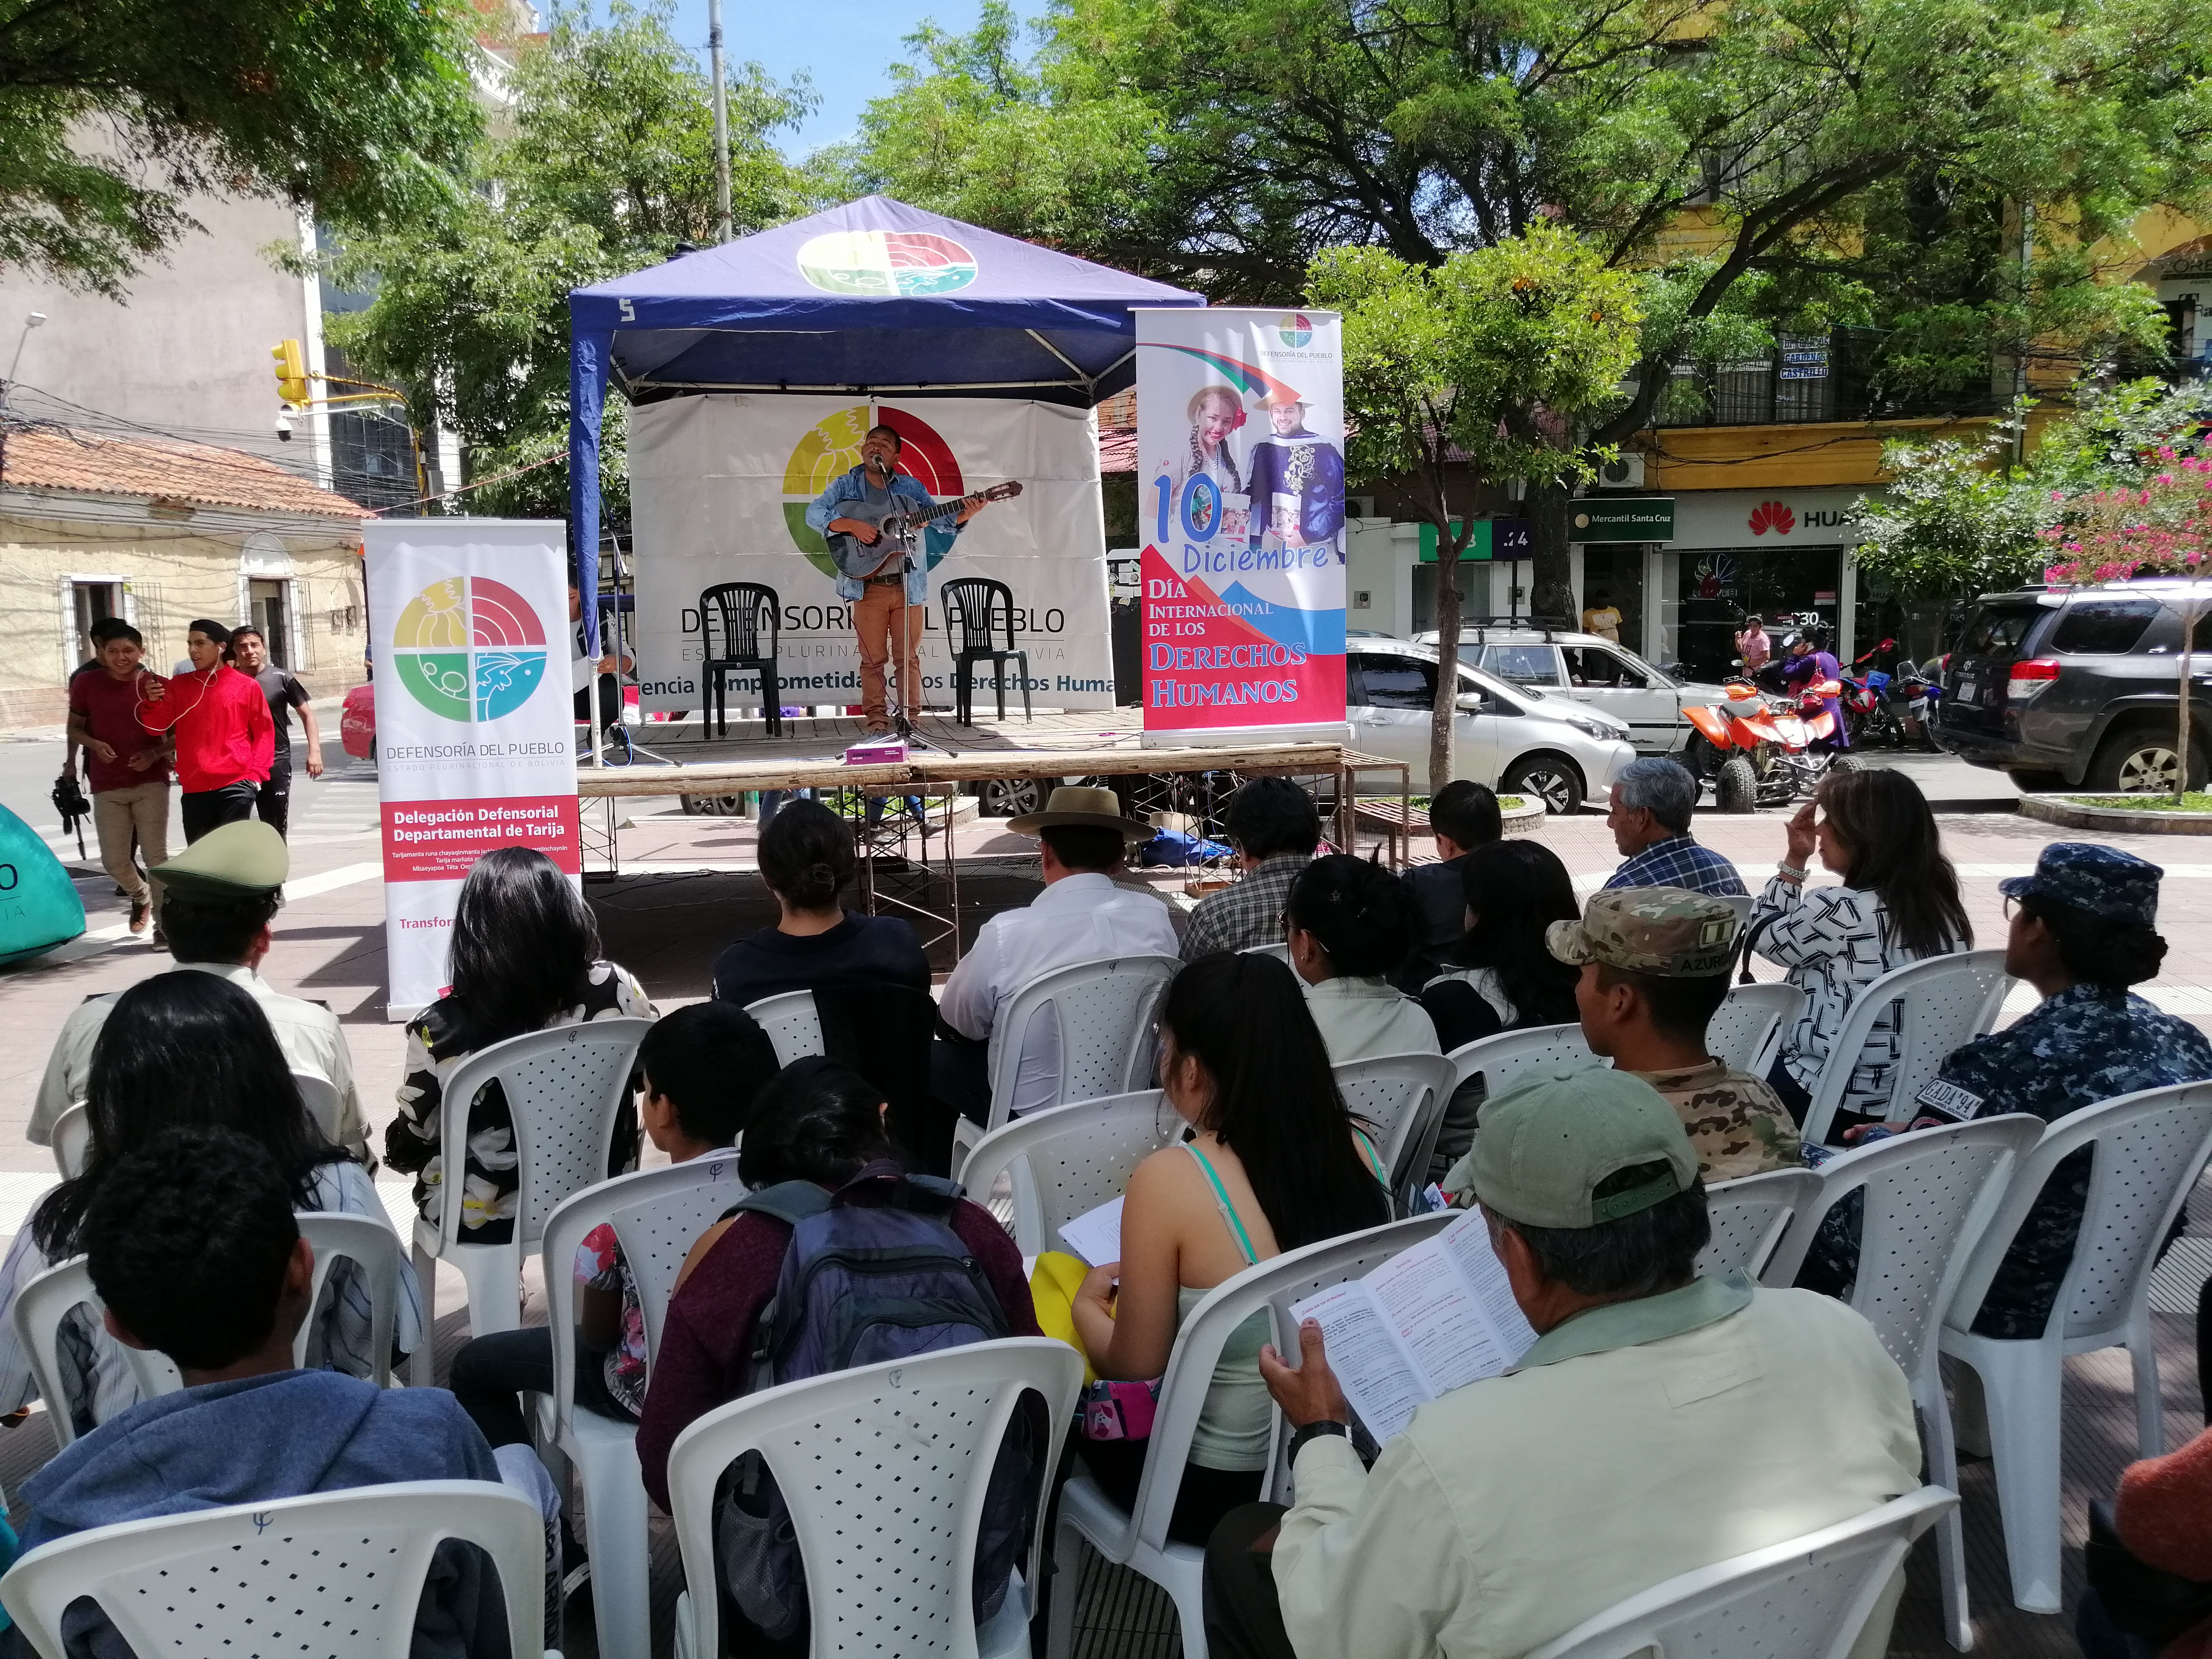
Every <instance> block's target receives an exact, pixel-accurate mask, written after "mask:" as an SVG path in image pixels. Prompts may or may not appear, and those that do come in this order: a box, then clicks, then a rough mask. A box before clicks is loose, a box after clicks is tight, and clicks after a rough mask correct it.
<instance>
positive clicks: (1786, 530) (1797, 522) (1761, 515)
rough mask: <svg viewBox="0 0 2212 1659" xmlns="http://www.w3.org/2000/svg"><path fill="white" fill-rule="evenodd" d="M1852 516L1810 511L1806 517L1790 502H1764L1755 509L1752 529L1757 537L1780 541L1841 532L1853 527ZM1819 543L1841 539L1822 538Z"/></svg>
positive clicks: (1839, 511) (1835, 511)
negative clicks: (1806, 533) (1802, 533)
mask: <svg viewBox="0 0 2212 1659" xmlns="http://www.w3.org/2000/svg"><path fill="white" fill-rule="evenodd" d="M1850 521H1851V515H1850V511H1849V510H1848V509H1847V508H1844V507H1807V508H1806V509H1805V510H1804V511H1803V512H1802V513H1799V512H1798V511H1797V509H1796V508H1795V507H1791V506H1790V503H1789V502H1787V501H1761V502H1759V504H1758V505H1757V506H1755V507H1753V508H1752V509H1751V518H1750V520H1749V526H1750V530H1751V533H1752V534H1753V536H1759V537H1764V536H1768V535H1771V536H1773V537H1774V538H1776V539H1777V540H1778V541H1779V540H1784V539H1786V538H1788V537H1789V535H1790V532H1792V531H1795V530H1797V529H1800V528H1802V529H1805V530H1827V531H1840V530H1843V529H1844V528H1845V527H1846V526H1849V525H1850ZM1812 539H1814V540H1816V541H1835V540H1838V539H1840V538H1838V537H1836V536H1833V535H1829V536H1820V537H1814V538H1812Z"/></svg>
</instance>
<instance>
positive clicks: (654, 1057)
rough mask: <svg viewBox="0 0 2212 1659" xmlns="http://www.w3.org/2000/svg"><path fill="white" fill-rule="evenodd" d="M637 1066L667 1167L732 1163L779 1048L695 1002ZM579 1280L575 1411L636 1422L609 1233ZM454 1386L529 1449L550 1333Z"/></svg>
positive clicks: (529, 1339) (604, 1227)
mask: <svg viewBox="0 0 2212 1659" xmlns="http://www.w3.org/2000/svg"><path fill="white" fill-rule="evenodd" d="M784 810H785V811H789V810H790V809H789V808H788V807H787V808H786V809H784ZM637 1067H638V1071H639V1073H640V1074H641V1076H640V1081H639V1085H638V1100H639V1103H640V1109H639V1112H638V1117H639V1119H640V1121H641V1122H642V1123H643V1125H644V1127H645V1133H646V1136H647V1139H650V1140H651V1141H652V1142H653V1145H654V1146H658V1147H659V1149H660V1150H661V1151H662V1152H665V1153H667V1154H668V1158H669V1161H670V1162H671V1163H674V1164H688V1163H690V1162H691V1161H692V1160H693V1159H694V1158H735V1157H736V1156H737V1155H738V1153H737V1145H736V1143H737V1139H738V1136H739V1135H740V1134H742V1133H744V1128H745V1124H746V1121H747V1120H748V1119H749V1118H750V1115H751V1113H752V1107H753V1101H754V1098H755V1097H757V1095H758V1094H759V1092H760V1091H761V1088H762V1086H763V1085H764V1084H766V1083H767V1082H768V1080H769V1079H770V1078H772V1077H774V1076H775V1073H776V1058H775V1045H774V1044H773V1043H771V1042H769V1039H768V1033H767V1032H765V1031H763V1030H761V1028H760V1026H759V1025H758V1024H757V1023H756V1022H755V1020H754V1019H753V1017H752V1016H751V1015H750V1014H748V1013H746V1012H744V1010H743V1009H742V1008H737V1007H733V1006H731V1005H730V1004H728V1003H726V1002H697V1003H693V1004H692V1005H691V1006H689V1007H686V1008H678V1009H677V1010H676V1011H675V1012H673V1013H671V1014H668V1015H666V1016H665V1017H664V1018H661V1019H659V1020H658V1021H656V1022H655V1023H654V1024H653V1029H652V1030H650V1031H648V1032H647V1033H646V1035H645V1042H643V1043H642V1044H641V1046H640V1047H639V1048H638V1051H637ZM730 1186H731V1188H732V1192H733V1193H734V1192H735V1191H736V1189H737V1186H738V1183H737V1182H735V1181H732V1182H730ZM575 1274H576V1281H577V1285H578V1296H577V1303H576V1316H577V1317H576V1350H577V1356H576V1404H578V1405H579V1406H581V1407H584V1408H585V1409H586V1410H587V1411H593V1412H597V1413H599V1415H600V1416H602V1417H605V1418H611V1419H613V1420H614V1421H616V1422H617V1423H635V1421H637V1418H638V1413H640V1412H641V1411H642V1410H643V1409H644V1407H645V1385H646V1363H645V1361H646V1352H645V1310H644V1309H643V1307H642V1306H641V1304H640V1303H639V1300H638V1291H637V1282H636V1280H635V1279H634V1278H633V1277H632V1276H631V1273H630V1270H629V1264H628V1263H627V1262H625V1261H623V1254H622V1246H621V1245H620V1243H617V1240H616V1237H615V1230H614V1228H613V1226H612V1225H611V1224H607V1223H602V1224H601V1225H599V1226H597V1227H594V1228H592V1231H590V1232H588V1233H586V1234H585V1235H584V1242H583V1243H582V1244H581V1245H580V1247H579V1248H578V1249H577V1251H576V1261H575ZM450 1386H451V1387H452V1389H453V1395H454V1397H455V1398H456V1399H458V1400H459V1401H460V1402H461V1408H462V1409H463V1410H464V1411H465V1412H467V1413H468V1414H469V1415H470V1417H471V1418H472V1419H475V1421H476V1425H477V1427H478V1428H480V1429H482V1430H483V1433H484V1438H485V1439H487V1440H489V1441H490V1442H491V1443H492V1444H493V1445H495V1446H518V1445H526V1444H528V1443H529V1442H530V1429H529V1425H528V1424H527V1422H526V1419H525V1418H524V1416H523V1413H522V1410H521V1407H520V1395H525V1394H550V1393H551V1392H552V1391H553V1337H552V1333H550V1331H548V1330H547V1329H546V1328H544V1326H542V1325H540V1326H538V1327H535V1328H532V1329H528V1330H519V1331H499V1332H495V1333H494V1334H491V1335H489V1336H479V1337H477V1338H475V1339H474V1340H471V1341H469V1342H466V1343H464V1344H463V1345H462V1346H461V1350H460V1352H459V1353H457V1354H455V1355H454V1356H453V1374H452V1377H451V1379H450Z"/></svg>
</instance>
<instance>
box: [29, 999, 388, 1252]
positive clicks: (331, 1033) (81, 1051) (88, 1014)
mask: <svg viewBox="0 0 2212 1659" xmlns="http://www.w3.org/2000/svg"><path fill="white" fill-rule="evenodd" d="M167 972H170V973H193V974H213V975H215V976H216V978H217V979H227V980H228V981H230V982H231V983H232V984H233V985H235V986H237V987H239V988H240V989H241V990H243V991H246V993H248V994H250V995H251V996H252V998H253V1000H254V1001H256V1002H258V1003H259V1004H260V1005H261V1012H263V1013H264V1014H266V1015H267V1016H268V1017H269V1025H270V1030H273V1031H275V1032H276V1046H277V1047H278V1048H282V1049H283V1051H284V1060H285V1063H286V1064H287V1065H289V1066H291V1067H292V1069H293V1070H294V1071H297V1072H313V1073H315V1074H316V1075H317V1076H318V1077H320V1078H323V1079H325V1080H326V1081H328V1082H329V1083H331V1084H332V1085H335V1086H336V1088H337V1091H338V1133H337V1140H338V1144H339V1145H340V1146H343V1147H344V1148H345V1149H346V1150H347V1151H348V1152H351V1153H353V1155H354V1156H355V1157H356V1158H367V1156H368V1125H367V1124H366V1123H365V1122H364V1121H362V1115H361V1091H360V1090H359V1089H358V1088H357V1087H356V1086H355V1084H354V1079H353V1054H352V1053H351V1051H350V1050H349V1049H348V1048H346V1040H345V1031H344V1030H343V1027H341V1026H340V1025H339V1024H338V1017H337V1015H336V1014H334V1013H332V1012H331V1011H330V1010H329V1009H327V1008H325V1007H324V1006H323V1005H322V1004H321V1003H319V1002H309V1001H307V1000H306V999H305V998H302V997H288V996H286V995H285V994H283V992H282V991H279V990H277V989H276V988H275V987H272V986H271V985H270V983H269V981H267V980H265V979H264V978H262V977H261V975H258V974H257V973H255V972H254V971H253V969H251V968H248V967H246V966H244V965H242V964H240V963H221V962H179V963H171V964H170V966H169V968H168V969H167ZM114 1007H115V999H114V998H113V997H112V996H99V997H91V998H88V999H87V1000H85V1001H83V1002H81V1003H79V1004H78V1005H77V1006H76V1007H75V1008H74V1009H72V1010H70V1017H69V1018H67V1019H65V1020H64V1021H63V1022H62V1029H61V1035H60V1036H57V1037H56V1038H55V1039H54V1046H53V1050H52V1053H51V1054H48V1055H47V1056H46V1075H45V1076H44V1077H42V1078H40V1079H39V1092H38V1095H37V1097H35V1098H34V1099H33V1101H32V1103H31V1121H30V1124H29V1126H28V1127H27V1128H25V1130H24V1131H23V1135H24V1139H27V1140H28V1141H29V1142H30V1143H31V1144H32V1145H33V1146H51V1145H52V1142H53V1134H54V1120H55V1119H56V1118H58V1117H59V1116H60V1115H62V1114H63V1113H64V1112H66V1111H67V1110H69V1109H70V1107H72V1106H74V1105H76V1103H77V1102H79V1101H80V1100H82V1099H83V1098H84V1091H85V1085H86V1084H87V1083H88V1082H89V1081H90V1080H91V1077H92V1049H93V1045H94V1043H95V1042H98V1041H99V1040H100V1027H102V1026H103V1025H105V1024H107V1016H108V1014H109V1013H110V1012H112V1011H113V1009H114ZM405 1276H406V1275H404V1274H402V1275H401V1277H402V1278H404V1277H405Z"/></svg>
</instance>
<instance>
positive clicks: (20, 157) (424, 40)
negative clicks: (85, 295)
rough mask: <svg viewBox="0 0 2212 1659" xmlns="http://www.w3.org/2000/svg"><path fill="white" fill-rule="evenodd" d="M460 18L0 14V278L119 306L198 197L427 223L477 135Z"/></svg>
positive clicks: (75, 3)
mask: <svg viewBox="0 0 2212 1659" xmlns="http://www.w3.org/2000/svg"><path fill="white" fill-rule="evenodd" d="M476 21H477V16H476V14H475V12H474V11H473V10H472V9H470V8H469V7H467V6H465V5H462V4H460V3H459V0H67V3H64V0H0V270H6V269H11V268H12V269H20V270H28V271H33V272H36V273H38V274H40V275H42V276H48V277H51V278H53V279H55V280H58V281H60V282H63V283H70V284H72V285H75V286H77V287H80V288H83V289H89V290H92V291H94V292H97V293H101V294H106V295H111V296H119V295H121V293H122V291H123V289H124V285H125V282H126V281H127V279H128V278H129V277H130V276H131V273H132V272H133V271H134V270H137V268H138V266H139V264H141V263H142V262H143V261H144V260H145V259H147V258H151V257H153V256H155V255H156V254H158V253H159V252H160V251H161V248H162V247H163V246H166V245H167V243H169V242H171V241H173V240H175V239H176V238H177V237H178V236H179V235H181V234H184V233H185V231H188V230H191V229H192V228H195V226H194V222H193V220H192V218H191V212H190V210H189V207H188V206H187V203H186V198H187V197H190V196H191V195H193V194H196V193H210V194H223V195H234V196H235V195H258V196H267V197H276V198H277V199H280V200H284V201H289V202H292V203H295V204H299V205H300V206H302V207H306V206H309V205H312V206H313V207H314V208H315V209H317V210H319V211H321V212H325V213H336V214H341V215H343V216H345V217H347V218H348V219H349V220H351V221H353V222H357V223H362V224H369V225H386V224H392V223H395V222H399V221H401V220H403V219H404V218H406V217H408V216H412V215H415V214H418V213H422V212H425V211H429V210H434V208H435V204H437V203H438V202H439V201H441V199H442V198H443V197H446V196H447V195H448V194H449V192H450V190H451V178H452V173H451V170H452V168H453V167H454V166H455V165H456V164H457V163H458V162H459V161H461V160H462V159H463V158H464V157H465V156H466V155H467V154H468V150H469V147H470V145H471V143H472V142H473V141H474V139H475V137H476V135H477V131H478V130H479V125H480V124H479V120H478V116H477V103H476V100H475V97H474V94H473V93H472V90H471V84H470V76H469V60H470V57H471V54H472V53H474V52H476V51H477V48H476V46H474V45H473V43H472V41H471V37H470V32H469V31H470V27H471V25H473V24H474V23H475V22H476Z"/></svg>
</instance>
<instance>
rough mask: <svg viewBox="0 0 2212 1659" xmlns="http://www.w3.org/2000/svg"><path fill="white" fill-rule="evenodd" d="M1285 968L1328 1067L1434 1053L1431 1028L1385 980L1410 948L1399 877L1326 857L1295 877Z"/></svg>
mask: <svg viewBox="0 0 2212 1659" xmlns="http://www.w3.org/2000/svg"><path fill="white" fill-rule="evenodd" d="M1287 914H1288V916H1289V925H1290V945H1291V966H1292V967H1293V968H1295V969H1297V975H1298V977H1299V978H1300V979H1301V980H1303V981H1305V994H1306V1008H1307V1010H1308V1012H1310V1013H1311V1014H1312V1015H1313V1018H1314V1024H1316V1025H1317V1026H1319V1027H1320V1028H1321V1036H1322V1042H1323V1043H1325V1044H1326V1045H1327V1046H1328V1058H1329V1063H1330V1064H1331V1065H1334V1066H1341V1065H1343V1064H1344V1063H1345V1062H1346V1060H1366V1059H1369V1058H1370V1057H1372V1056H1374V1055H1376V1054H1437V1053H1439V1052H1441V1051H1440V1050H1439V1049H1438V1048H1437V1028H1436V1026H1435V1024H1433V1023H1432V1022H1431V1020H1430V1018H1429V1017H1428V1015H1427V1013H1426V1012H1425V1011H1424V1010H1423V1009H1422V1007H1421V1005H1420V1004H1419V1003H1418V1002H1416V1001H1414V1000H1413V998H1411V997H1409V996H1407V994H1405V993H1404V992H1402V991H1401V990H1399V989H1398V988H1397V987H1395V986H1394V985H1392V984H1391V983H1390V981H1389V974H1390V972H1391V970H1392V969H1395V968H1396V967H1397V966H1398V965H1399V964H1400V963H1402V962H1404V961H1405V959H1406V957H1407V952H1408V951H1410V950H1411V949H1412V948H1413V928H1414V923H1415V921H1416V919H1417V913H1416V912H1415V910H1414V908H1413V898H1412V896H1410V895H1409V894H1407V891H1406V889H1405V887H1404V886H1403V885H1402V884H1401V883H1400V882H1399V881H1398V879H1397V878H1395V876H1393V875H1391V874H1390V873H1389V872H1388V871H1386V870H1383V869H1382V868H1381V867H1379V866H1376V865H1373V864H1370V863H1369V862H1368V861H1367V860H1365V859H1362V858H1354V857H1353V856H1352V854H1349V853H1332V854H1329V855H1328V857H1327V858H1320V859H1316V860H1314V861H1313V862H1312V863H1311V864H1309V865H1308V866H1306V867H1305V868H1304V869H1303V870H1301V871H1300V872H1298V878H1297V880H1296V881H1294V882H1292V883H1291V896H1290V902H1289V908H1288V913H1287Z"/></svg>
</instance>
